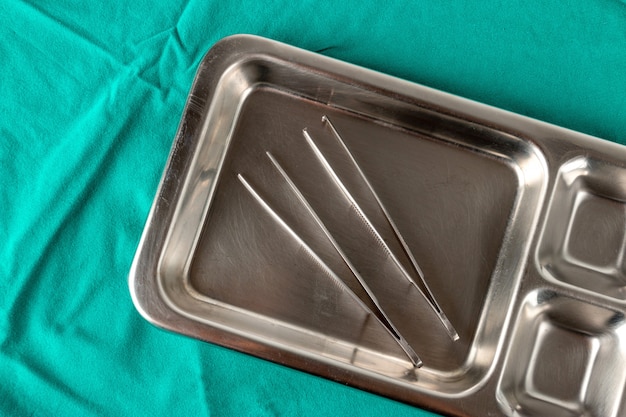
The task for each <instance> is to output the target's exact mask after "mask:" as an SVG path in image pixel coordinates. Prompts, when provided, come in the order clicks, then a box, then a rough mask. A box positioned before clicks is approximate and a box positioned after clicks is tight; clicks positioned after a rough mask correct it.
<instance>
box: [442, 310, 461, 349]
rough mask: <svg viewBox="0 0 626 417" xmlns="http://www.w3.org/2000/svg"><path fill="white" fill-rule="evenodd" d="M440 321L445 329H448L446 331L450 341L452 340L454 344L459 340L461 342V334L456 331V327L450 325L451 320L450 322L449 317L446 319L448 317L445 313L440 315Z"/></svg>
mask: <svg viewBox="0 0 626 417" xmlns="http://www.w3.org/2000/svg"><path fill="white" fill-rule="evenodd" d="M439 319H440V320H441V322H442V323H443V325H444V327H445V328H446V331H447V332H448V336H450V339H452V341H453V342H456V341H457V340H459V339H460V337H459V334H458V333H457V331H456V330H455V329H454V326H452V323H450V320H448V317H446V315H445V314H443V313H439Z"/></svg>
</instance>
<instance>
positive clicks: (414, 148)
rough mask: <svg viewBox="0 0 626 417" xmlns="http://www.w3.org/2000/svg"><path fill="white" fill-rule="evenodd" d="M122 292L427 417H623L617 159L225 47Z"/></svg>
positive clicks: (311, 59) (315, 67)
mask: <svg viewBox="0 0 626 417" xmlns="http://www.w3.org/2000/svg"><path fill="white" fill-rule="evenodd" d="M330 120H332V124H331V123H330ZM317 121H321V122H317ZM303 127H307V129H306V131H305V132H304V133H303V131H302V128H303ZM303 136H304V138H303ZM307 143H308V145H307ZM374 190H375V191H374ZM400 231H401V232H402V233H400ZM417 261H419V266H418V263H417ZM426 280H427V283H426ZM130 289H131V294H132V297H133V301H134V303H135V305H136V306H137V308H138V310H139V311H140V312H141V313H142V314H143V315H144V316H145V317H146V318H147V319H148V320H150V321H151V322H153V323H155V324H156V325H158V326H161V327H164V328H167V329H170V330H173V331H176V332H179V333H182V334H186V335H189V336H192V337H195V338H198V339H202V340H206V341H209V342H213V343H217V344H220V345H223V346H227V347H230V348H233V349H237V350H239V351H242V352H246V353H249V354H252V355H255V356H258V357H261V358H265V359H268V360H271V361H275V362H278V363H281V364H284V365H288V366H291V367H294V368H297V369H301V370H304V371H308V372H311V373H314V374H317V375H321V376H324V377H327V378H330V379H333V380H336V381H339V382H341V383H347V384H350V385H352V386H356V387H359V388H362V389H366V390H369V391H372V392H375V393H378V394H381V395H385V396H388V397H391V398H394V399H397V400H400V401H404V402H407V403H410V404H414V405H417V406H423V407H426V408H428V409H429V410H433V411H436V412H438V413H441V414H444V415H448V416H453V417H482V416H485V415H489V416H507V417H521V416H525V417H538V416H546V415H549V416H557V417H561V416H577V415H588V416H602V417H618V416H623V415H626V395H624V392H625V391H626V374H625V372H626V371H624V370H625V369H626V348H625V346H626V324H625V321H624V315H625V314H626V290H625V289H626V148H625V147H623V146H619V145H616V144H611V143H607V142H604V141H601V140H598V139H597V138H592V137H589V136H585V135H582V134H578V133H575V132H571V131H568V130H564V129H561V128H558V127H555V126H551V125H547V124H545V123H541V122H538V121H536V120H531V119H528V118H525V117H522V116H519V115H514V114H511V113H508V112H505V111H502V110H498V109H494V108H491V107H488V106H484V105H481V104H478V103H475V102H472V101H468V100H464V99H461V98H459V97H455V96H451V95H449V94H446V93H443V92H439V91H435V90H432V89H429V88H426V87H423V86H419V85H416V84H410V83H408V82H405V81H402V80H398V79H395V78H392V77H388V76H384V75H382V74H379V73H375V72H372V71H368V70H365V69H362V68H358V67H355V66H352V65H349V64H346V63H343V62H339V61H336V60H332V59H329V58H326V57H320V56H318V55H315V54H312V53H310V52H306V51H302V50H299V49H296V48H293V47H289V46H287V45H284V44H280V43H277V42H273V41H269V40H266V39H261V38H258V37H253V36H236V37H232V38H228V39H226V40H224V41H222V42H220V43H218V44H217V45H216V46H215V47H214V48H213V49H212V50H211V51H210V52H209V53H208V54H207V56H206V58H205V59H204V60H203V62H202V64H201V66H200V69H199V70H198V74H197V76H196V81H195V82H194V86H193V88H192V91H191V93H190V96H189V102H188V105H187V108H186V110H185V112H184V115H183V119H182V121H181V124H180V128H179V132H178V135H177V137H176V140H175V143H174V144H173V146H172V152H171V155H170V158H169V160H168V163H167V167H166V169H165V172H164V174H163V177H162V181H161V184H160V186H159V190H158V193H157V196H156V197H155V200H154V203H153V206H152V210H151V212H150V215H149V218H148V221H147V223H146V227H145V229H144V234H143V236H142V239H141V243H140V245H139V247H138V250H137V254H136V256H135V260H134V262H133V266H132V270H131V273H130ZM426 301H428V302H426ZM443 312H445V315H443ZM440 313H441V314H440ZM445 317H447V318H449V323H453V324H454V328H452V326H451V325H449V326H447V327H444V326H442V325H441V324H442V323H444V324H446V323H447V322H446V320H445ZM455 333H457V334H458V336H459V339H458V340H457V341H453V340H454V339H455V336H454V334H455ZM390 335H391V337H390ZM415 352H418V353H419V359H418V358H417V355H415ZM420 359H421V360H422V361H423V366H422V367H420V368H417V367H416V365H418V364H419V360H420Z"/></svg>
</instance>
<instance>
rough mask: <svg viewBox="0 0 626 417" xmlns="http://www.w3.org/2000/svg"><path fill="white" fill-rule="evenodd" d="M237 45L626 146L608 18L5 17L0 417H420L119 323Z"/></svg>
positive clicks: (465, 14)
mask: <svg viewBox="0 0 626 417" xmlns="http://www.w3.org/2000/svg"><path fill="white" fill-rule="evenodd" d="M234 33H252V34H257V35H261V36H265V37H268V38H272V39H276V40H279V41H283V42H286V43H289V44H292V45H295V46H299V47H302V48H305V49H308V50H312V51H323V53H324V54H325V55H329V56H332V57H335V58H339V59H342V60H345V61H349V62H352V63H356V64H359V65H362V66H365V67H369V68H372V69H376V70H379V71H381V72H384V73H388V74H392V75H396V76H399V77H401V78H405V79H408V80H412V81H416V82H419V83H422V84H425V85H427V86H431V87H435V88H438V89H442V90H445V91H449V92H452V93H455V94H458V95H461V96H464V97H468V98H472V99H475V100H477V101H481V102H484V103H488V104H491V105H494V106H497V107H501V108H505V109H508V110H511V111H514V112H517V113H521V114H525V115H529V116H532V117H536V118H538V119H541V120H545V121H548V122H552V123H555V124H558V125H561V126H565V127H568V128H571V129H574V130H579V131H582V132H586V133H590V134H592V135H596V136H600V137H603V138H606V139H609V140H613V141H617V142H621V143H624V140H625V139H626V137H625V135H624V132H625V131H626V4H625V3H624V2H623V1H614V0H585V1H577V2H564V1H561V0H531V1H452V2H441V1H435V0H432V1H411V2H393V3H390V4H383V2H377V1H369V2H363V1H354V0H350V1H343V2H336V1H333V2H324V3H320V2H313V1H300V2H292V1H284V2H278V1H275V2H257V1H241V2H229V1H214V0H190V1H189V2H183V1H179V0H172V1H167V2H158V1H157V2H154V1H147V0H135V1H115V0H111V1H102V2H90V4H87V3H86V2H77V1H70V0H59V1H43V0H37V1H25V0H23V1H19V0H4V1H3V2H1V3H0V135H1V141H0V167H1V171H0V181H1V185H0V213H2V214H1V220H0V381H1V383H0V415H6V416H21V415H55V416H57V415H72V416H75V415H94V416H120V415H138V416H143V415H148V416H154V415H168V416H170V415H172V416H178V415H180V416H188V415H212V416H247V415H250V416H296V415H302V416H330V415H333V416H334V415H362V416H381V415H396V416H400V415H401V416H426V415H430V414H428V413H426V412H424V411H421V410H419V409H416V408H413V407H409V406H407V405H403V404H400V403H396V402H394V401H391V400H388V399H384V398H381V397H378V396H375V395H372V394H368V393H365V392H362V391H359V390H356V389H352V388H348V387H345V386H342V385H340V384H337V383H334V382H330V381H327V380H324V379H322V378H318V377H314V376H310V375H307V374H304V373H301V372H298V371H294V370H290V369H286V368H284V367H281V366H279V365H275V364H271V363H268V362H265V361H262V360H259V359H255V358H252V357H248V356H246V355H242V354H239V353H235V352H232V351H229V350H226V349H223V348H220V347H216V346H213V345H210V344H207V343H202V342H199V341H195V340H191V339H188V338H186V337H183V336H178V335H174V334H171V333H168V332H165V331H162V330H159V329H157V328H155V327H153V326H152V325H150V324H149V323H147V322H146V321H144V320H143V319H142V318H141V317H140V316H139V314H138V313H137V312H136V311H135V309H134V307H133V305H132V302H131V299H130V296H129V291H128V286H127V276H128V271H129V268H130V264H131V260H132V257H133V255H134V251H135V249H136V247H137V243H138V241H139V237H140V235H141V231H142V228H143V225H144V222H145V220H146V216H147V214H148V210H149V208H150V204H151V201H152V198H153V197H154V194H155V191H156V188H157V184H158V181H159V178H160V175H161V172H162V170H163V168H164V164H165V160H166V158H167V155H168V152H169V148H170V146H171V143H172V140H173V138H174V135H175V132H176V129H177V125H178V121H179V120H180V116H181V113H182V110H183V106H184V103H185V99H186V96H187V92H188V90H189V88H190V86H191V82H192V79H193V76H194V73H195V71H196V69H197V66H198V63H199V62H200V60H201V58H202V56H203V55H204V53H205V52H206V51H207V50H208V49H209V48H210V47H211V46H212V45H213V44H214V43H215V42H216V41H217V40H219V39H220V38H222V37H224V36H227V35H230V34H234Z"/></svg>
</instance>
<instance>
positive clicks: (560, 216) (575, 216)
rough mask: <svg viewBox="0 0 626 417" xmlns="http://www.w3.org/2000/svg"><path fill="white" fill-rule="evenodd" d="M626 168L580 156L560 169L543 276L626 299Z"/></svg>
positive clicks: (548, 225)
mask: <svg viewBox="0 0 626 417" xmlns="http://www.w3.org/2000/svg"><path fill="white" fill-rule="evenodd" d="M625 256H626V169H625V168H623V167H620V166H616V165H613V164H610V163H608V162H604V161H601V160H598V159H593V158H588V157H579V158H575V159H573V160H571V161H569V162H568V163H566V164H564V165H563V167H562V168H561V169H560V171H559V175H558V178H557V182H556V186H555V190H554V196H553V198H552V203H551V207H550V214H549V216H548V218H547V220H546V225H545V228H544V232H543V237H542V241H541V243H540V245H539V263H540V268H541V270H542V272H543V273H544V275H546V276H547V277H548V278H549V279H552V280H556V281H558V282H561V283H565V284H568V285H571V286H575V287H577V288H582V289H585V290H588V291H590V292H593V293H597V294H601V295H604V296H607V297H612V298H615V299H618V300H620V301H626V259H625Z"/></svg>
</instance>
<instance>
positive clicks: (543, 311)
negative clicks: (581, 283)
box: [497, 290, 626, 417]
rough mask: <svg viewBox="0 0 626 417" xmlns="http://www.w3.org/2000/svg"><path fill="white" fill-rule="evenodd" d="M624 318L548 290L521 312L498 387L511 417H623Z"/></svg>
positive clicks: (527, 301)
mask: <svg viewBox="0 0 626 417" xmlns="http://www.w3.org/2000/svg"><path fill="white" fill-rule="evenodd" d="M625 324H626V323H625V321H624V314H623V313H622V312H618V311H615V310H612V309H609V308H605V307H600V306H597V305H592V304H589V303H587V302H585V301H580V300H577V299H574V298H570V297H567V296H564V295H561V294H558V293H556V292H554V291H551V290H537V291H534V292H532V293H531V294H529V295H528V296H527V297H526V299H525V301H524V304H523V306H522V308H521V311H520V314H519V317H518V321H517V324H516V330H515V333H514V335H513V339H512V343H511V345H510V346H511V347H510V351H509V353H508V355H507V360H506V363H505V365H504V370H503V373H502V377H501V380H500V384H499V386H498V391H497V395H498V399H499V401H500V403H501V405H502V406H503V409H504V410H505V411H506V412H507V415H509V416H520V417H521V416H528V417H531V416H546V415H550V416H555V417H566V416H567V417H570V416H572V417H573V416H581V415H584V416H598V417H599V416H603V417H615V416H619V415H623V412H624V407H623V404H622V401H623V399H622V397H623V392H624V386H625V383H626V346H624V341H623V338H624V332H625V331H626V325H625Z"/></svg>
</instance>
